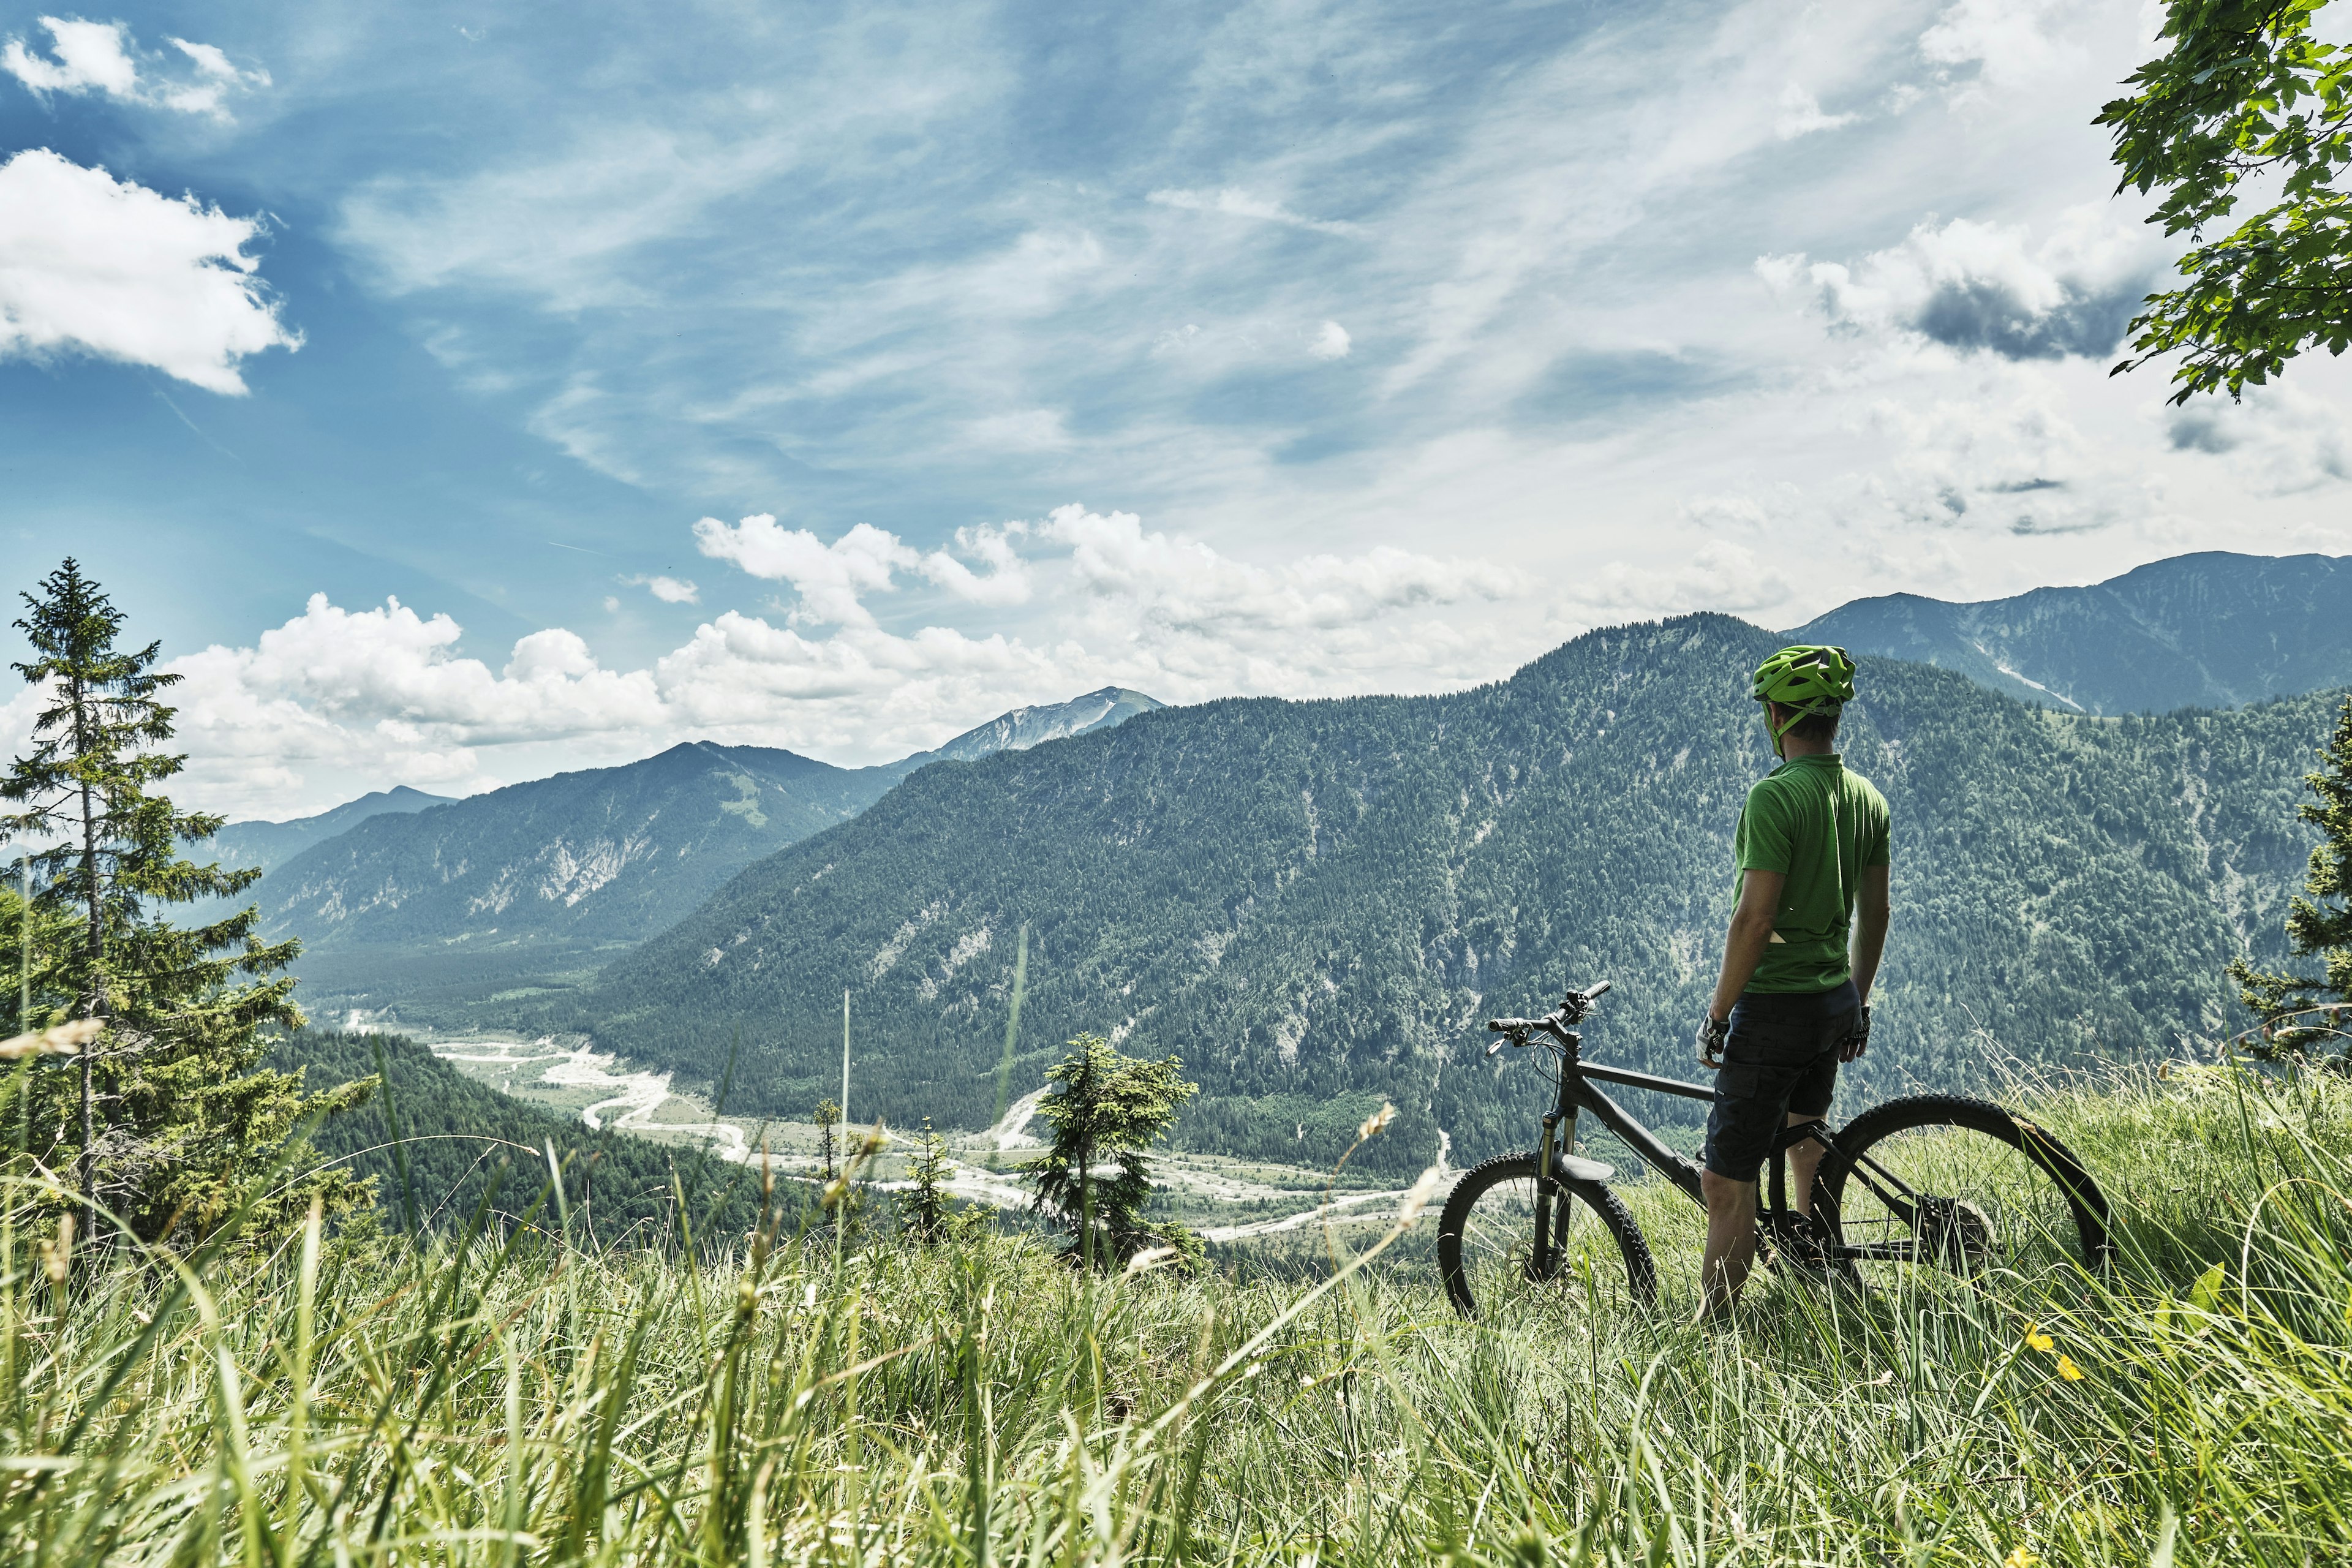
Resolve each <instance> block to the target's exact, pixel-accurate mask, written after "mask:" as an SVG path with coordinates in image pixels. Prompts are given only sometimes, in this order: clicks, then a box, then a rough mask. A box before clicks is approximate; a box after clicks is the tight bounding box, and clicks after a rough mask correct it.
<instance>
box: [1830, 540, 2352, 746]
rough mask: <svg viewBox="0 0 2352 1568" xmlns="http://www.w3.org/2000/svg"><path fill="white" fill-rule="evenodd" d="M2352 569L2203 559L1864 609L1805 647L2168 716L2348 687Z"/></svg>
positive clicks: (2279, 559) (2083, 705) (1900, 598)
mask: <svg viewBox="0 0 2352 1568" xmlns="http://www.w3.org/2000/svg"><path fill="white" fill-rule="evenodd" d="M2347 605H2352V556H2340V555H2338V556H2329V555H2287V556H2269V555H2235V554H2231V553H2229V552H2224V551H2218V550H2215V551H2206V552H2202V553H2200V554H2195V555H2176V556H2174V557H2172V558H2171V559H2169V560H2166V561H2156V562H2151V563H2148V564H2147V565H2146V566H2141V567H2138V568H2137V569H2135V570H2133V571H2130V572H2126V573H2125V574H2123V575H2122V576H2120V577H2114V578H2110V579H2109V580H2108V581H2106V582H2105V583H2099V584H2093V585H2092V586H2090V587H2087V588H2036V589H2034V590H2032V592H2031V593H2026V594H2020V595H2016V596H2015V597H2013V598H2008V599H1988V600H1985V601H1983V602H1981V603H1979V604H1972V605H1955V604H1949V603H1947V602H1946V601H1944V600H1942V599H1929V598H1924V597H1922V596H1920V595H1916V594H1888V595H1884V596H1882V597H1878V598H1873V599H1856V600H1854V601H1853V603H1852V604H1849V605H1840V606H1839V607H1838V608H1836V609H1834V610H1832V611H1831V612H1830V613H1829V614H1827V615H1825V616H1821V617H1820V618H1818V619H1816V620H1813V621H1811V622H1809V623H1808V624H1806V625H1804V626H1800V627H1798V628H1797V629H1796V630H1795V631H1793V632H1790V634H1789V637H1790V640H1792V641H1796V642H1826V643H1837V644H1840V645H1841V646H1843V647H1846V648H1849V649H1851V650H1852V651H1853V652H1855V653H1858V654H1861V653H1874V654H1882V655H1885V656H1886V657H1887V658H1908V659H1916V660H1918V661H1919V662H1921V663H1923V664H1933V665H1939V666H1941V667H1943V668H1947V669H1955V670H1958V671H1959V672H1960V673H1961V674H1963V675H1965V676H1967V677H1969V679H1971V680H1974V681H1976V682H1977V683H1978V684H1979V685H1981V686H1986V687H1990V689H1993V690H1995V691H2000V692H2005V693H2007V694H2008V695H2009V696H2011V697H2016V698H2020V699H2022V700H2025V701H2027V702H2035V703H2042V704H2045V705H2048V706H2051V707H2056V708H2063V709H2066V710H2070V711H2073V712H2077V713H2165V712H2169V711H2171V710H2173V709H2176V708H2222V707H2232V706H2235V705H2236V704H2239V703H2242V702H2257V701H2261V700H2263V699H2265V698H2271V697H2283V696H2292V695H2294V694H2297V693H2301V692H2306V691H2318V690H2323V689H2328V688H2331V687H2343V686H2352V614H2347V611H2346V606H2347Z"/></svg>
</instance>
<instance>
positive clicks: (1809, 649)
mask: <svg viewBox="0 0 2352 1568" xmlns="http://www.w3.org/2000/svg"><path fill="white" fill-rule="evenodd" d="M1748 696H1750V697H1753V698H1754V699H1756V700H1757V701H1759V702H1777V703H1779V704H1780V706H1781V707H1783V708H1786V709H1787V710H1789V713H1790V718H1789V721H1788V722H1787V723H1786V724H1783V725H1781V726H1780V728H1779V729H1777V730H1774V731H1772V754H1773V755H1775V756H1778V755H1780V738H1781V737H1782V736H1784V735H1786V734H1787V733H1788V732H1789V731H1790V729H1792V728H1793V727H1794V726H1795V725H1796V723H1797V721H1799V720H1801V719H1812V718H1820V717H1822V716H1824V715H1827V714H1831V713H1834V712H1836V711H1837V710H1839V709H1841V708H1843V707H1844V706H1845V705H1846V704H1847V703H1849V702H1851V701H1853V660H1852V659H1850V658H1847V657H1846V654H1845V649H1843V648H1842V647H1827V646H1826V645H1822V644H1816V643H1797V644H1793V645H1792V646H1790V647H1784V648H1782V649H1781V650H1780V652H1779V653H1776V654H1774V655H1773V656H1772V657H1771V658H1768V659H1766V660H1765V661H1764V662H1763V663H1762V664H1760V665H1758V666H1757V667H1756V679H1755V680H1754V681H1753V682H1752V683H1750V684H1749V686H1748ZM1768 722H1769V720H1768Z"/></svg>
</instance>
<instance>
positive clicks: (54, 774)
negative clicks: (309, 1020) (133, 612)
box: [0, 560, 367, 1238]
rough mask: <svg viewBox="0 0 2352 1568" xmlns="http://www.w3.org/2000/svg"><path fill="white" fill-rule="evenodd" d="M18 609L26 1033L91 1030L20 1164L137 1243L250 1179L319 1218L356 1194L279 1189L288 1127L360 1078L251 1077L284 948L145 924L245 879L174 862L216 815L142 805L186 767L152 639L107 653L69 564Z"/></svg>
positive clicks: (292, 1021) (242, 920) (283, 1001)
mask: <svg viewBox="0 0 2352 1568" xmlns="http://www.w3.org/2000/svg"><path fill="white" fill-rule="evenodd" d="M24 599H25V604H26V616H25V617H24V618H23V619H20V620H19V621H17V622H16V627H17V629H18V630H19V631H22V632H23V633H24V634H25V636H26V640H27V641H29V642H30V643H31V644H32V647H33V652H34V654H35V656H36V657H35V658H32V659H31V660H29V661H27V662H26V663H22V664H17V665H16V666H14V668H15V669H16V672H17V673H18V674H19V675H21V676H23V677H24V678H25V679H26V681H27V682H29V683H30V684H32V685H33V686H34V687H36V688H37V689H39V690H41V692H42V693H43V696H44V699H45V703H46V705H45V706H44V707H43V708H42V709H41V710H40V711H39V713H38V714H37V716H36V717H35V719H34V721H33V739H32V744H31V747H30V749H29V751H28V752H27V754H26V755H24V756H22V757H18V758H16V760H15V761H14V762H13V763H11V765H10V767H9V769H8V772H7V775H6V777H5V779H0V799H5V800H8V801H11V802H14V803H16V804H17V805H19V806H20V807H22V809H21V810H19V811H18V812H16V814H14V815H11V816H0V838H5V839H7V840H14V841H16V842H18V843H20V844H26V845H29V846H31V851H30V855H29V858H30V860H31V863H32V866H33V868H34V872H35V884H36V885H35V890H34V897H33V909H32V911H31V914H32V920H33V931H32V940H33V942H34V943H35V944H36V946H37V947H44V948H46V949H47V951H46V952H44V953H43V954H42V962H41V963H40V965H39V967H40V971H41V980H42V988H41V990H40V992H39V993H38V994H37V1005H36V1006H35V1007H34V1008H33V1009H32V1011H33V1014H34V1016H33V1018H32V1019H31V1020H30V1021H31V1022H32V1023H34V1024H40V1023H43V1022H47V1021H52V1020H55V1019H57V1018H58V1017H61V1016H73V1017H82V1018H90V1019H97V1020H100V1021H102V1022H103V1023H104V1024H105V1025H106V1029H105V1032H104V1034H103V1035H102V1036H101V1037H100V1042H99V1043H98V1044H97V1045H96V1046H94V1047H91V1048H89V1049H86V1050H84V1051H83V1052H82V1053H81V1055H80V1057H79V1060H78V1061H77V1062H76V1063H75V1066H74V1068H73V1075H74V1078H75V1080H76V1081H75V1083H74V1086H73V1089H72V1090H71V1091H70V1092H71V1100H72V1103H71V1105H70V1106H69V1107H68V1106H66V1105H61V1104H58V1100H60V1099H62V1098H64V1097H62V1096H60V1095H59V1094H58V1093H57V1091H56V1086H54V1085H52V1086H49V1087H48V1089H47V1092H45V1093H44V1092H37V1094H36V1098H35V1100H34V1103H33V1107H32V1110H31V1125H32V1126H33V1127H34V1128H35V1130H36V1131H43V1130H46V1129H47V1128H49V1127H52V1126H54V1127H55V1128H56V1130H57V1135H56V1137H55V1138H54V1139H52V1140H51V1141H50V1142H49V1144H48V1146H47V1148H46V1149H35V1150H27V1151H26V1152H27V1153H28V1154H31V1155H33V1156H34V1157H37V1158H39V1159H41V1160H42V1161H43V1163H45V1164H47V1165H48V1166H49V1167H50V1168H52V1169H56V1168H58V1166H59V1165H60V1164H64V1163H70V1164H71V1166H72V1168H73V1171H74V1173H75V1185H76V1187H77V1189H78V1190H79V1194H81V1196H82V1198H83V1200H84V1201H85V1202H95V1203H102V1204H104V1205H106V1206H107V1207H108V1208H110V1209H111V1210H112V1211H113V1212H115V1213H117V1214H119V1215H122V1216H123V1217H124V1218H125V1219H126V1220H127V1221H128V1222H129V1223H130V1224H131V1226H132V1228H133V1229H134V1230H135V1231H136V1232H137V1233H139V1234H140V1235H142V1236H144V1237H150V1238H154V1237H162V1236H163V1235H164V1234H166V1233H167V1232H169V1231H171V1230H172V1229H173V1228H174V1227H175V1226H188V1227H191V1228H193V1229H195V1230H198V1231H202V1230H205V1229H207V1228H209V1227H210V1226H211V1225H212V1224H213V1223H215V1222H216V1221H217V1220H219V1219H220V1218H221V1217H223V1216H224V1215H226V1214H227V1213H228V1212H230V1211H231V1210H232V1209H233V1208H235V1207H236V1206H237V1205H239V1204H240V1203H242V1202H243V1201H244V1200H245V1199H246V1198H247V1197H248V1196H250V1195H252V1193H253V1192H254V1191H255V1190H256V1188H255V1185H254V1184H256V1183H257V1182H258V1181H260V1180H261V1179H262V1178H263V1177H265V1176H274V1177H276V1178H278V1179H275V1180H273V1181H272V1184H271V1185H272V1188H273V1189H274V1190H275V1192H276V1194H277V1195H276V1197H275V1199H274V1200H273V1204H272V1205H271V1206H273V1207H274V1208H275V1209H277V1210H280V1211H284V1214H287V1215H290V1214H293V1213H298V1212H299V1210H300V1209H301V1208H304V1207H307V1206H308V1204H309V1200H310V1195H311V1194H312V1193H314V1192H316V1193H318V1194H320V1196H321V1197H322V1198H324V1199H325V1200H326V1202H327V1204H328V1206H329V1208H330V1210H335V1209H340V1208H346V1207H349V1206H351V1205H353V1204H355V1203H359V1202H362V1201H364V1200H365V1197H366V1195H367V1194H366V1193H365V1191H364V1189H362V1188H360V1187H358V1186H356V1185H354V1184H352V1182H351V1181H350V1180H349V1178H348V1177H344V1176H341V1175H340V1174H338V1173H319V1172H316V1171H313V1172H311V1173H310V1174H309V1175H308V1176H307V1177H303V1178H302V1179H287V1173H284V1172H283V1171H282V1169H281V1163H280V1162H281V1156H282V1155H283V1154H285V1153H286V1152H287V1151H286V1149H285V1145H286V1143H287V1142H288V1138H289V1134H290V1133H292V1132H293V1131H295V1130H296V1129H297V1128H298V1127H299V1125H300V1124H301V1123H302V1122H303V1121H305V1120H307V1119H308V1118H310V1116H312V1115H313V1114H323V1113H329V1112H331V1111H332V1110H335V1109H339V1108H341V1107H342V1106H343V1105H345V1104H349V1103H356V1102H357V1100H360V1099H362V1098H364V1096H365V1093H366V1086H364V1085H359V1086H350V1087H348V1088H346V1089H342V1090H338V1091H336V1092H335V1093H334V1094H333V1095H331V1096H312V1095H306V1094H304V1093H303V1092H302V1089H301V1079H300V1075H299V1074H289V1073H278V1072H257V1071H255V1070H254V1068H255V1067H256V1065H257V1063H258V1061H259V1059H260V1057H261V1054H262V1052H263V1050H264V1048H265V1042H264V1040H263V1039H262V1033H263V1031H264V1030H265V1029H266V1028H268V1027H269V1026H285V1027H293V1026H299V1025H300V1023H301V1022H302V1016H301V1013H300V1012H299V1009H297V1008H296V1007H295V1005H294V1004H293V1001H292V998H291V993H292V991H293V987H294V981H293V978H292V977H291V976H290V975H283V974H278V973H276V972H278V971H279V970H282V969H283V968H284V967H285V965H286V964H287V963H288V962H289V961H290V960H291V959H292V958H293V956H294V954H295V953H296V952H298V951H299V949H298V946H297V944H296V943H294V942H278V943H274V944H273V943H266V942H262V941H261V940H260V939H259V937H258V936H257V934H256V926H257V922H258V921H259V914H258V911H257V910H253V909H251V908H247V909H246V910H242V911H240V912H238V913H236V914H234V915H231V916H229V917H227V918H226V919H224V920H220V921H214V922H212V923H211V924H209V925H205V926H199V927H195V928H193V929H189V930H181V929H179V928H177V927H174V926H173V925H171V924H170V923H168V922H167V921H163V920H162V919H160V918H156V917H154V916H153V915H152V912H151V911H152V909H153V908H154V907H155V906H157V905H166V904H176V903H187V902H191V901H194V900H198V899H207V898H225V897H229V896H232V895H234V894H236V893H237V892H240V891H242V890H243V889H245V888H247V886H249V885H250V884H251V883H252V882H253V880H254V879H256V878H257V876H258V875H259V873H258V872H256V871H249V870H246V871H233V870H224V869H222V868H221V867H220V866H218V865H217V864H215V865H207V866H199V865H197V864H195V863H194V862H193V861H191V860H189V859H187V858H184V856H183V855H182V854H181V846H182V845H183V844H185V843H195V842H201V841H203V840H205V839H206V838H209V837H212V836H213V835H214V834H215V833H216V832H217V831H219V829H220V826H221V824H222V819H221V818H220V817H217V816H206V815H205V814H203V813H184V812H181V811H179V810H177V809H176V808H175V807H173V804H172V802H171V801H170V800H169V799H167V798H165V797H164V796H163V795H158V794H155V793H153V786H154V785H155V784H159V783H161V782H162V781H163V780H165V779H168V778H170V777H172V776H173V775H174V774H175V773H178V772H179V771H180V770H181V767H182V766H183V765H184V763H185V761H186V759H185V758H184V757H182V756H177V755H173V754H171V753H169V752H163V751H161V750H159V749H158V748H160V747H161V745H162V744H163V742H167V741H169V740H170V739H171V737H172V721H173V717H174V710H173V709H172V708H170V707H168V706H166V705H165V704H164V703H163V701H162V700H160V697H161V694H162V693H163V691H165V690H166V689H169V688H170V687H171V686H172V685H173V684H174V683H176V682H177V681H178V679H180V678H179V677H178V676H176V675H172V674H167V673H163V672H162V671H159V670H158V669H157V668H155V667H156V664H157V661H158V656H159V648H160V645H159V644H155V643H150V644H148V645H147V646H146V647H143V648H139V649H136V650H126V649H124V648H122V647H119V646H118V639H119V638H120V637H121V630H122V624H123V616H122V614H121V611H120V610H118V609H116V608H115V606H114V605H113V604H112V603H111V602H110V600H109V599H108V598H107V596H106V595H105V594H104V593H103V592H102V591H101V590H100V587H99V585H98V584H96V583H94V582H92V581H90V580H89V578H87V577H85V576H83V575H82V574H81V571H80V568H79V566H78V565H77V564H76V563H74V562H73V561H71V560H68V561H67V562H66V563H64V564H62V565H61V566H59V567H58V570H57V571H55V572H53V573H51V574H49V575H48V576H47V578H46V579H44V580H43V582H42V584H41V585H40V592H39V593H38V594H37V595H33V594H27V595H24ZM18 913H19V920H20V921H21V919H22V918H23V916H22V911H18ZM19 931H22V927H21V925H20V926H19ZM49 1076H50V1077H52V1078H54V1076H56V1075H54V1074H52V1075H49ZM61 1113H62V1114H61ZM294 1153H295V1154H296V1155H297V1156H298V1157H299V1150H297V1151H294ZM296 1174H299V1173H296ZM95 1217H96V1216H95V1215H92V1218H93V1220H94V1219H95ZM280 1217H282V1215H281V1216H280Z"/></svg>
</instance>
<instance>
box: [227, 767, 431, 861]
mask: <svg viewBox="0 0 2352 1568" xmlns="http://www.w3.org/2000/svg"><path fill="white" fill-rule="evenodd" d="M451 804H453V801H452V797H450V796H448V795H427V794H425V792H424V791H423V790H421V789H411V788H409V787H408V786H407V785H406V784H394V786H393V787H392V788H390V789H380V790H377V791H376V792H374V793H373V795H362V796H360V797H359V799H357V800H348V801H345V802H344V803H343V804H342V805H339V806H336V807H335V808H334V809H332V810H331V811H322V812H320V814H319V815H318V816H301V817H297V818H295V819H294V820H293V821H291V822H232V823H230V824H229V825H228V826H226V827H224V828H222V829H221V830H220V831H219V832H218V833H215V835H213V837H212V839H211V841H210V842H209V843H207V844H205V845H204V846H203V847H202V850H201V855H200V858H212V859H217V860H218V861H220V863H221V864H222V865H224V866H236V867H248V866H249V867H251V868H254V869H255V870H257V871H267V870H268V869H269V868H272V867H274V866H278V865H282V864H283V863H284V862H286V861H288V860H291V859H292V858H294V857H295V856H297V855H299V854H300V853H302V851H303V850H305V849H308V848H309V847H310V846H311V845H313V844H321V843H324V842H325V841H326V840H328V839H330V838H332V837H335V836H336V835H337V834H339V833H348V832H349V831H351V830H352V828H354V827H356V826H359V825H360V824H361V823H362V822H364V821H366V820H367V819H368V818H369V817H371V816H389V815H391V814H394V813H402V814H406V813H411V812H418V811H428V810H430V809H432V808H433V807H434V806H436V805H451Z"/></svg>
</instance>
